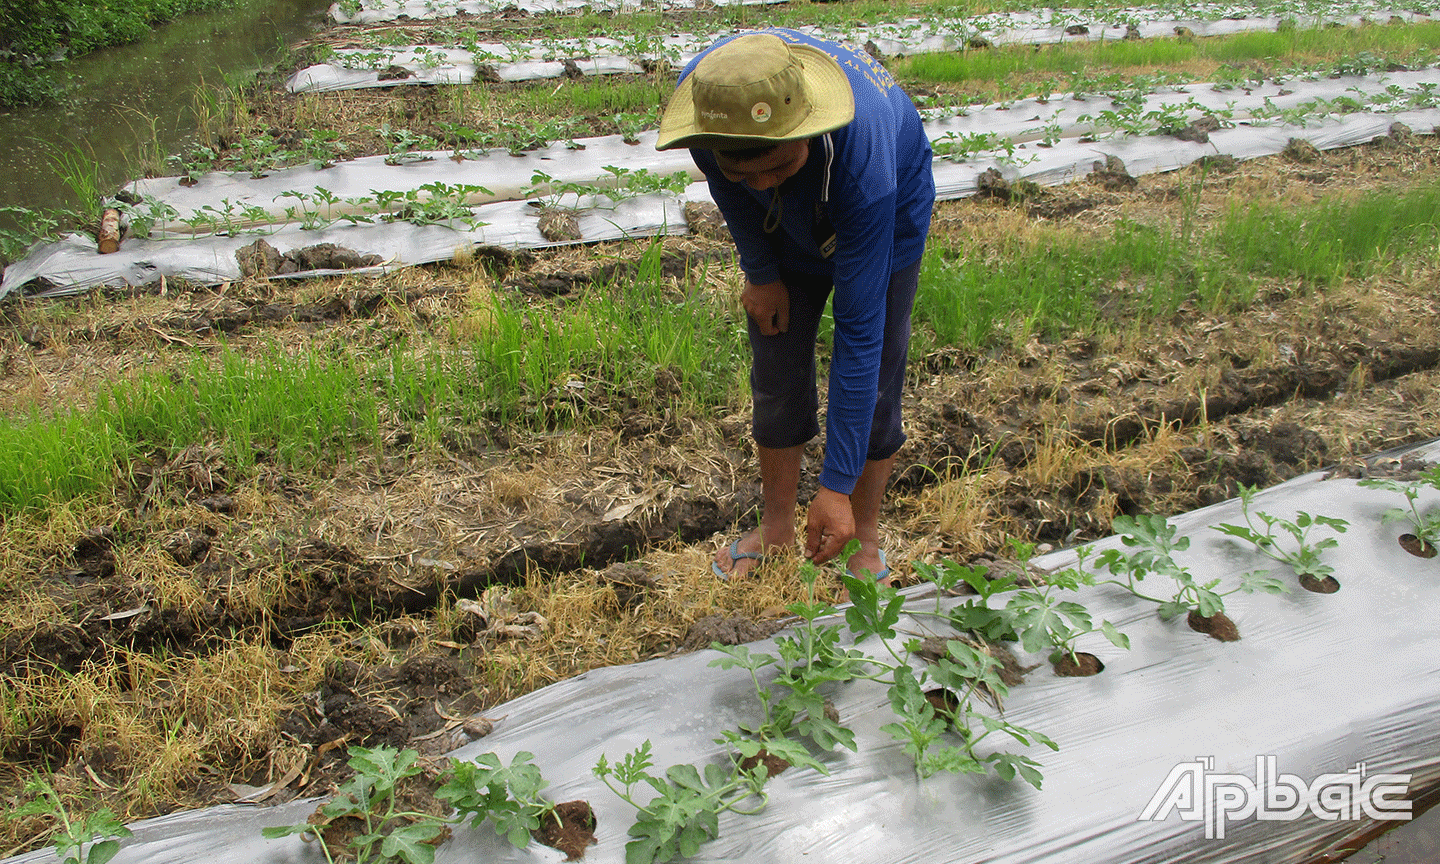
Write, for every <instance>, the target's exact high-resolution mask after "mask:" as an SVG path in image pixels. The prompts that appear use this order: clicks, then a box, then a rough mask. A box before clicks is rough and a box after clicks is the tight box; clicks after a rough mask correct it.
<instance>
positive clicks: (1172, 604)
mask: <svg viewBox="0 0 1440 864" xmlns="http://www.w3.org/2000/svg"><path fill="white" fill-rule="evenodd" d="M1112 524H1113V526H1114V528H1115V530H1116V531H1117V532H1120V534H1121V537H1120V542H1121V543H1122V544H1124V545H1125V546H1126V547H1127V548H1130V549H1133V550H1135V551H1134V552H1130V553H1126V552H1124V551H1121V550H1119V549H1107V550H1105V551H1104V552H1102V553H1101V554H1100V555H1099V556H1098V557H1097V558H1096V559H1095V564H1096V565H1097V566H1104V567H1105V568H1106V569H1108V570H1109V571H1110V572H1111V573H1112V574H1115V575H1118V576H1123V577H1124V578H1125V581H1124V582H1120V581H1117V580H1115V579H1106V580H1103V581H1101V582H1098V583H1097V584H1101V585H1107V584H1108V585H1118V586H1120V587H1121V588H1124V589H1125V590H1126V591H1129V592H1130V593H1131V594H1133V595H1135V596H1136V597H1139V598H1140V599H1141V600H1149V601H1150V602H1151V603H1155V604H1158V605H1159V607H1160V608H1159V613H1160V618H1161V620H1164V621H1169V620H1170V619H1171V618H1174V617H1176V616H1177V615H1180V614H1183V613H1186V612H1190V611H1194V612H1195V613H1196V614H1198V615H1200V616H1201V617H1204V618H1210V617H1212V616H1214V615H1215V614H1217V613H1219V612H1224V611H1225V601H1224V599H1223V598H1225V597H1227V596H1229V595H1230V594H1234V593H1235V592H1236V591H1243V592H1245V593H1246V594H1253V593H1254V592H1256V591H1265V592H1267V593H1270V594H1280V593H1283V592H1284V591H1285V590H1286V589H1285V586H1284V585H1283V584H1282V583H1281V582H1280V581H1279V580H1278V579H1270V578H1267V577H1266V573H1265V571H1263V570H1257V571H1255V572H1252V573H1246V574H1245V575H1244V576H1241V577H1240V584H1239V585H1238V586H1236V587H1234V588H1231V589H1230V590H1229V591H1217V590H1216V589H1217V588H1218V587H1219V586H1220V583H1221V581H1222V580H1220V579H1218V578H1217V579H1212V580H1210V581H1209V582H1204V583H1197V582H1196V581H1195V577H1194V576H1193V575H1191V573H1190V571H1189V570H1188V569H1187V568H1185V567H1182V566H1180V565H1179V564H1178V563H1176V561H1175V559H1174V558H1173V557H1172V553H1174V552H1183V551H1185V550H1186V549H1189V548H1190V538H1189V537H1176V536H1175V534H1176V531H1177V530H1178V529H1177V528H1176V527H1175V526H1174V525H1171V524H1170V523H1169V522H1168V521H1167V520H1166V519H1165V517H1163V516H1151V515H1142V516H1138V517H1135V518H1131V517H1129V516H1117V517H1115V521H1114V522H1113V523H1112ZM1088 549H1089V547H1086V548H1085V549H1082V550H1080V553H1081V560H1080V562H1079V563H1078V565H1077V566H1080V567H1083V566H1084V558H1085V556H1086V554H1087V552H1088ZM1150 573H1158V574H1160V575H1163V576H1169V577H1170V578H1171V579H1172V580H1174V582H1175V584H1176V585H1177V586H1178V590H1177V591H1176V592H1175V594H1174V595H1172V596H1171V597H1170V598H1169V599H1163V598H1160V597H1152V596H1150V595H1148V594H1145V593H1142V592H1141V591H1140V590H1139V588H1138V587H1136V586H1137V583H1139V582H1140V581H1142V580H1144V578H1145V576H1146V575H1147V574H1150Z"/></svg>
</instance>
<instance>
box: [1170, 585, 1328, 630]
mask: <svg viewBox="0 0 1440 864" xmlns="http://www.w3.org/2000/svg"><path fill="white" fill-rule="evenodd" d="M1335 587H1336V588H1339V587H1340V586H1339V585H1336V586H1335ZM1185 623H1187V624H1189V625H1190V629H1191V630H1194V631H1195V632H1197V633H1205V634H1208V635H1209V636H1210V637H1211V638H1212V639H1219V640H1220V641H1221V642H1238V641H1240V631H1239V630H1238V629H1236V627H1235V622H1234V621H1231V620H1230V616H1229V615H1226V614H1225V613H1224V612H1216V613H1215V614H1214V615H1211V616H1210V617H1209V618H1206V617H1205V616H1204V615H1201V614H1200V613H1199V612H1196V611H1195V610H1194V609H1191V610H1190V614H1189V615H1187V616H1185Z"/></svg>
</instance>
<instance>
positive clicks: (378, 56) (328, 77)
mask: <svg viewBox="0 0 1440 864" xmlns="http://www.w3.org/2000/svg"><path fill="white" fill-rule="evenodd" d="M1205 12H1209V13H1211V14H1212V15H1214V16H1215V17H1213V18H1200V17H1187V18H1176V17H1174V14H1173V13H1172V12H1168V11H1164V12H1162V11H1161V10H1155V9H1135V10H1126V11H1125V12H1123V13H1122V12H1114V13H1108V16H1107V17H1089V16H1088V15H1086V14H1085V13H1082V12H1077V11H1076V10H1062V9H1047V10H1043V11H1040V12H1007V13H994V14H991V15H982V16H977V17H964V18H948V19H936V20H922V19H919V18H907V19H905V20H902V21H897V22H894V23H890V24H875V25H870V26H859V25H857V26H854V27H849V28H844V29H841V28H836V27H826V26H802V27H799V28H797V29H799V30H801V31H802V32H805V33H809V34H810V35H812V36H817V37H819V38H822V39H833V40H838V41H844V42H850V43H852V44H854V45H866V44H869V45H873V46H874V48H875V50H876V51H878V52H879V53H881V54H882V55H886V56H890V55H895V54H926V53H934V52H942V51H961V50H964V49H965V48H966V47H967V46H970V45H971V44H972V42H973V41H974V40H984V41H985V42H987V43H989V44H991V45H1006V44H1012V45H1013V44H1021V45H1045V44H1056V43H1060V42H1077V41H1093V42H1107V41H1108V42H1114V41H1118V40H1123V39H1127V38H1129V39H1136V38H1143V39H1148V38H1160V37H1166V36H1174V35H1175V31H1176V28H1178V27H1183V28H1187V29H1189V30H1190V32H1191V33H1193V34H1195V35H1196V36H1201V37H1203V36H1228V35H1233V34H1236V33H1249V32H1259V31H1273V30H1275V28H1276V27H1278V26H1280V23H1281V21H1282V19H1281V18H1280V16H1278V15H1253V14H1251V15H1244V14H1237V13H1236V12H1235V11H1234V9H1233V8H1230V7H1227V8H1224V9H1222V8H1219V7H1207V8H1202V9H1199V10H1194V11H1192V12H1191V13H1190V14H1193V15H1199V14H1204V13H1205ZM1225 14H1230V15H1231V16H1232V17H1228V18H1227V17H1223V16H1224V15H1225ZM1095 15H1096V16H1106V15H1107V13H1100V12H1097V13H1095ZM1392 19H1394V20H1399V21H1404V22H1406V23H1411V22H1415V21H1423V20H1429V15H1428V14H1426V13H1417V12H1413V11H1407V10H1394V9H1381V8H1374V9H1369V8H1367V9H1366V11H1365V12H1363V13H1362V12H1350V13H1348V14H1335V15H1326V16H1322V17H1315V18H1307V19H1304V20H1303V21H1300V22H1297V25H1296V26H1297V27H1321V26H1329V25H1332V24H1343V25H1346V26H1360V25H1362V24H1364V23H1365V22H1367V21H1376V20H1379V21H1390V20H1392ZM725 35H728V34H725V33H712V34H709V35H683V34H668V35H665V36H659V37H656V38H654V39H644V38H641V39H633V40H629V41H626V40H622V39H616V38H611V37H605V36H601V37H597V38H594V39H558V40H550V41H546V42H525V41H519V42H514V43H509V44H507V43H498V42H497V43H490V42H477V43H475V44H473V45H466V46H464V47H455V46H445V45H407V46H398V47H384V48H380V47H375V48H338V49H335V50H334V58H333V60H331V61H329V62H326V63H318V64H316V65H313V66H308V67H306V68H304V69H301V70H299V71H298V72H296V73H295V74H294V75H292V76H291V77H290V80H289V81H288V82H286V88H287V89H288V90H290V92H292V93H304V92H311V91H327V90H353V89H362V88H368V87H395V86H402V85H406V84H470V83H472V82H475V81H477V80H483V79H484V78H486V77H490V78H492V79H498V80H500V81H527V80H535V79H544V78H559V77H561V76H562V75H567V74H569V75H576V74H579V75H586V76H594V75H614V74H619V73H627V72H628V73H637V72H643V71H645V69H646V67H647V65H649V64H653V63H657V62H665V63H669V64H671V65H672V66H675V67H677V68H678V67H680V66H683V65H684V64H686V63H688V62H689V61H690V60H692V59H693V58H694V57H695V56H696V55H697V54H699V53H700V52H702V51H704V50H705V49H706V48H707V47H709V46H710V45H711V44H712V43H714V42H715V40H717V39H719V38H720V37H722V36H725ZM567 61H568V62H567ZM397 70H402V71H399V72H397ZM482 70H483V71H482Z"/></svg>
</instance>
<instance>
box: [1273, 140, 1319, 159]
mask: <svg viewBox="0 0 1440 864" xmlns="http://www.w3.org/2000/svg"><path fill="white" fill-rule="evenodd" d="M1280 157H1281V158H1282V159H1286V160H1288V161H1290V162H1298V163H1300V164H1302V165H1309V164H1311V163H1313V162H1319V161H1320V149H1319V148H1318V147H1316V146H1315V145H1314V144H1311V143H1310V142H1309V141H1306V140H1305V139H1304V138H1291V139H1290V141H1289V143H1287V144H1286V145H1285V149H1284V150H1281V151H1280Z"/></svg>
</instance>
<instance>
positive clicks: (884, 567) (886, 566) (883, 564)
mask: <svg viewBox="0 0 1440 864" xmlns="http://www.w3.org/2000/svg"><path fill="white" fill-rule="evenodd" d="M846 569H847V570H848V569H849V568H846ZM866 572H869V571H866ZM850 575H851V576H855V573H854V571H850ZM855 578H856V579H859V578H860V577H859V576H855ZM889 578H890V563H889V562H888V561H886V560H885V550H884V549H881V550H880V572H879V573H876V574H875V581H876V582H883V581H884V580H886V579H889Z"/></svg>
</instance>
